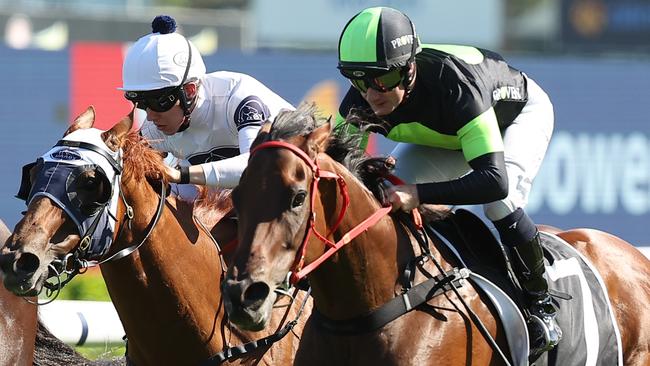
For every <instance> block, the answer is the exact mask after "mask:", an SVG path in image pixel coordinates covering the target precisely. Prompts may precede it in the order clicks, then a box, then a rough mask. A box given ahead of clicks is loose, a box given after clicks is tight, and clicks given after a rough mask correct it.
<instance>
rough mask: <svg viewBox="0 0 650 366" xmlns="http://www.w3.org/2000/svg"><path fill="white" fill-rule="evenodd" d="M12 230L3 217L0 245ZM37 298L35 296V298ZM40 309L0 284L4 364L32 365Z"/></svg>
mask: <svg viewBox="0 0 650 366" xmlns="http://www.w3.org/2000/svg"><path fill="white" fill-rule="evenodd" d="M10 234H11V231H9V229H8V228H7V226H6V225H5V223H4V222H2V221H1V220H0V245H3V244H4V242H5V241H6V240H7V238H8V237H9V235H10ZM32 300H33V299H32ZM37 319H38V313H37V311H36V306H34V305H32V304H30V303H28V302H27V301H25V299H24V298H21V297H18V296H16V295H14V294H12V293H11V292H9V291H7V289H5V288H4V286H0V365H1V366H10V365H11V366H13V365H31V364H32V362H33V356H34V340H35V339H36V329H37Z"/></svg>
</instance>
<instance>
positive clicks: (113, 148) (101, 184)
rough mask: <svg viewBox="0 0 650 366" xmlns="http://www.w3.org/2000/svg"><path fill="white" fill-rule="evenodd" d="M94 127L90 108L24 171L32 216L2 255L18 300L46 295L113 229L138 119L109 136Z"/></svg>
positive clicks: (125, 121)
mask: <svg viewBox="0 0 650 366" xmlns="http://www.w3.org/2000/svg"><path fill="white" fill-rule="evenodd" d="M94 121H95V112H94V109H93V108H92V107H89V108H88V109H87V110H86V111H84V112H83V113H82V114H81V115H79V116H78V117H77V118H76V119H75V120H74V122H73V123H72V124H71V125H70V127H69V128H68V130H67V131H66V132H65V134H64V137H63V139H62V140H60V141H59V142H58V143H57V144H56V146H54V147H53V148H52V149H51V150H50V151H48V152H47V153H46V154H44V155H43V156H41V157H40V158H39V159H38V160H37V161H36V162H35V163H33V164H28V165H27V166H26V167H25V168H23V172H24V174H23V182H22V183H21V192H19V195H18V196H19V197H21V198H23V199H25V200H26V202H27V211H26V212H25V215H24V216H23V218H22V219H21V220H20V221H19V222H18V224H17V225H16V228H15V230H14V233H13V234H12V235H11V236H10V237H9V239H8V240H7V242H6V245H5V247H4V248H3V249H2V252H1V254H0V263H1V268H2V271H3V272H4V284H5V286H6V288H7V289H9V290H10V291H12V292H14V293H15V294H17V295H20V296H35V295H37V294H38V293H40V292H41V290H42V288H43V286H44V285H46V280H47V279H48V278H49V277H51V276H53V275H58V274H60V273H62V272H64V271H68V270H69V269H70V268H68V267H69V265H71V264H72V259H71V257H73V256H74V255H72V254H71V253H75V251H77V252H76V253H79V249H80V248H81V250H82V251H83V252H84V253H88V252H89V250H90V249H91V245H94V244H95V243H93V241H94V240H95V239H96V238H97V235H95V234H101V233H100V231H101V230H105V229H107V228H109V227H110V221H111V219H110V218H109V217H108V216H109V215H110V214H111V210H112V211H113V212H112V214H115V212H114V211H115V210H116V206H117V204H116V203H117V197H116V193H117V192H118V191H119V175H120V173H121V146H122V143H123V142H124V140H125V137H126V135H127V133H128V132H129V130H130V129H131V126H132V119H131V117H127V118H124V119H123V120H122V121H120V122H119V123H118V124H116V125H115V126H114V127H113V128H111V129H110V130H108V131H100V130H98V129H95V128H93V124H94ZM82 230H83V231H82ZM104 249H106V248H99V251H100V252H101V253H97V254H103V250H104Z"/></svg>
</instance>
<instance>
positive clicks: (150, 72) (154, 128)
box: [120, 16, 294, 194]
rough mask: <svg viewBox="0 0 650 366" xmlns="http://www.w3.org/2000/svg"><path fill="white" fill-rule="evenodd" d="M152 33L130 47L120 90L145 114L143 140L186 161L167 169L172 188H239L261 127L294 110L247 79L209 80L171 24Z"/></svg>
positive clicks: (158, 22) (212, 76) (217, 76)
mask: <svg viewBox="0 0 650 366" xmlns="http://www.w3.org/2000/svg"><path fill="white" fill-rule="evenodd" d="M152 28H153V31H152V33H150V34H147V35H145V36H143V37H141V38H140V39H138V41H137V42H135V44H133V46H131V48H130V49H129V51H128V53H127V55H126V57H125V60H124V65H123V70H122V81H123V85H122V87H121V88H120V89H121V90H124V91H125V93H124V96H125V98H126V99H128V100H130V101H131V102H133V103H134V104H135V106H136V107H137V108H139V109H142V110H144V111H146V113H147V120H146V121H145V122H144V123H143V125H142V128H141V130H140V131H141V134H142V135H143V136H144V137H145V138H147V139H148V140H149V142H150V144H151V145H152V146H153V148H155V149H157V150H159V151H163V152H167V153H171V154H172V155H173V157H175V158H177V159H180V163H179V166H180V170H176V169H171V168H170V169H168V173H169V175H170V178H171V181H172V182H177V183H181V184H187V183H192V184H199V185H208V186H214V187H221V188H232V187H234V186H236V185H237V183H238V182H239V177H240V176H241V173H242V171H243V170H244V168H245V167H246V165H247V162H248V150H249V147H250V145H251V143H252V142H253V140H254V139H255V137H256V136H257V133H258V131H259V129H260V127H261V126H262V123H264V122H265V121H266V120H272V119H273V118H274V117H275V116H276V115H277V114H278V112H279V111H280V110H283V109H289V110H293V109H294V107H293V106H292V105H291V104H289V103H288V102H287V101H285V100H284V99H282V98H281V97H280V96H278V95H277V94H275V93H274V92H273V91H271V90H270V89H269V88H267V87H266V86H264V85H263V84H262V83H260V82H259V81H257V80H256V79H254V78H252V77H251V76H249V75H246V74H241V73H235V72H228V71H217V72H213V73H209V74H206V69H205V65H204V64H203V59H202V58H201V54H200V53H199V51H198V50H197V49H196V47H195V46H194V45H193V44H192V43H191V42H190V41H189V40H187V39H186V38H185V37H183V36H182V35H180V34H178V33H175V30H176V22H175V20H174V19H173V18H171V17H169V16H157V17H156V18H155V19H154V20H153V22H152ZM177 188H178V187H177ZM190 194H191V193H190Z"/></svg>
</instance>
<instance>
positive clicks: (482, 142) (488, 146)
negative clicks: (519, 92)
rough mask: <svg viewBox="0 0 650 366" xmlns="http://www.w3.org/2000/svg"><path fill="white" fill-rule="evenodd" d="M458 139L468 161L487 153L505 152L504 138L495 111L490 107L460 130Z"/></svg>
mask: <svg viewBox="0 0 650 366" xmlns="http://www.w3.org/2000/svg"><path fill="white" fill-rule="evenodd" d="M458 139H459V140H460V145H461V147H462V149H463V155H465V159H466V160H467V161H471V160H473V159H474V158H477V157H479V156H481V155H485V154H487V153H491V152H499V151H503V138H502V137H501V131H500V130H499V123H498V122H497V116H496V114H494V109H493V108H492V107H490V109H488V110H487V111H485V112H483V113H482V114H480V115H479V116H478V117H476V118H474V119H473V120H471V121H470V122H469V123H467V124H466V125H465V126H463V127H462V128H461V129H460V130H458Z"/></svg>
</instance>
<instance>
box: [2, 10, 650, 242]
mask: <svg viewBox="0 0 650 366" xmlns="http://www.w3.org/2000/svg"><path fill="white" fill-rule="evenodd" d="M375 5H387V6H393V7H396V8H399V9H401V10H403V11H404V12H406V13H407V14H409V15H410V16H411V18H412V19H413V21H414V23H415V25H416V29H417V31H418V33H419V35H420V38H421V39H422V40H423V41H424V42H427V43H460V44H471V45H475V46H479V47H485V48H490V49H493V50H495V51H499V52H501V53H502V54H503V55H504V56H506V57H507V58H508V59H509V60H510V61H511V63H512V64H513V65H514V66H516V67H519V68H520V69H522V70H523V71H525V72H526V73H528V74H530V75H532V76H533V77H534V78H535V80H537V82H539V83H540V84H541V85H542V86H543V87H544V88H545V89H546V90H547V91H548V93H549V94H550V96H551V99H552V100H553V103H554V105H555V110H556V121H555V125H556V130H555V137H554V140H553V141H552V144H551V146H550V148H549V151H548V154H547V157H546V160H545V163H544V165H543V167H542V170H541V172H540V174H539V176H538V178H537V181H536V187H535V189H534V190H533V191H534V192H533V196H531V202H530V204H529V211H530V212H532V214H533V216H534V218H535V220H536V222H539V223H545V224H550V225H555V226H558V227H565V228H569V227H595V228H599V229H602V230H605V231H608V232H611V233H613V234H615V235H618V236H620V237H622V238H623V239H625V240H627V241H630V242H632V243H634V244H636V245H646V244H648V243H649V241H648V232H647V229H646V228H647V223H648V222H650V184H649V182H650V127H648V126H650V123H649V122H650V121H649V120H648V118H649V117H648V113H647V111H646V108H645V106H646V105H647V101H648V100H650V58H649V56H650V0H565V1H556V0H481V1H473V0H457V1H453V2H452V1H449V2H439V1H429V0H410V1H398V0H386V1H374V0H310V1H291V0H269V1H263V0H0V34H2V41H0V80H2V81H3V84H4V86H5V87H4V88H2V90H1V91H0V100H2V102H1V103H0V106H1V108H0V123H1V124H2V126H3V127H4V131H3V133H2V134H0V166H2V167H3V168H4V169H5V171H4V172H5V175H6V178H5V179H2V180H0V197H2V198H1V199H0V202H1V204H0V218H2V219H3V220H4V221H5V222H7V223H8V225H10V226H12V225H14V224H15V223H16V222H17V221H18V219H19V218H20V212H21V211H22V210H23V209H24V203H22V202H20V201H18V200H16V199H14V198H13V195H14V194H15V193H16V191H17V188H18V183H19V178H20V177H19V172H20V167H21V166H22V165H23V164H26V163H28V162H30V161H32V160H34V159H35V158H36V157H37V156H39V155H40V154H42V153H43V152H44V151H46V150H48V148H49V146H50V144H52V143H54V142H55V141H56V139H57V138H58V137H59V136H60V135H61V133H62V132H63V131H64V129H65V126H66V124H67V123H69V121H70V120H71V119H72V118H74V116H76V115H77V114H78V113H80V112H81V111H82V110H83V109H85V107H86V106H87V105H88V104H93V105H94V106H95V107H96V109H97V113H98V123H99V125H100V126H103V127H108V126H110V125H111V124H112V123H113V122H115V121H117V120H118V119H119V118H120V117H122V116H123V115H125V114H127V113H128V112H129V110H130V108H131V105H130V104H129V103H127V102H126V101H125V100H124V99H123V98H122V95H121V93H120V92H119V91H118V90H116V88H117V87H118V86H119V85H120V83H121V62H122V57H123V55H124V51H125V49H126V48H127V47H128V45H129V44H130V43H131V42H133V41H134V40H136V39H137V38H138V37H140V36H141V35H143V34H146V33H148V32H149V31H150V22H151V20H152V19H153V17H154V16H155V15H158V14H169V15H172V16H174V17H175V18H176V20H177V22H178V23H179V26H180V31H181V32H182V33H184V34H185V35H186V36H188V37H189V38H190V39H191V40H192V41H193V42H194V43H195V44H196V45H197V47H198V48H199V50H200V51H201V53H202V54H203V55H204V59H205V62H206V65H207V67H208V70H209V71H216V70H234V71H240V72H245V73H249V74H251V75H253V76H255V77H256V78H258V79H260V80H261V81H262V82H264V83H265V84H267V85H268V86H270V87H271V88H272V89H274V90H276V91H277V92H278V93H279V94H280V95H283V96H284V97H285V98H287V99H288V100H289V101H291V102H292V103H294V104H297V103H299V102H300V101H302V100H309V101H316V102H317V103H318V105H319V106H320V107H321V109H322V110H323V113H326V114H334V113H336V108H337V105H338V102H339V100H340V98H341V96H342V95H343V93H344V92H345V90H346V88H347V87H348V86H347V84H346V82H345V80H343V79H342V78H341V77H340V76H339V75H338V72H337V70H336V68H335V65H336V53H335V52H336V51H335V50H336V44H337V41H338V36H339V32H340V30H341V29H342V27H343V25H344V24H345V22H347V20H348V19H349V18H350V17H351V16H352V15H354V14H355V13H356V12H358V11H359V10H361V9H363V8H365V7H369V6H375ZM373 143H374V144H373V145H372V146H373V148H374V149H375V152H378V153H386V152H388V151H389V149H390V147H391V144H390V143H389V142H387V141H385V140H382V139H379V138H376V139H375V140H374V141H373Z"/></svg>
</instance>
